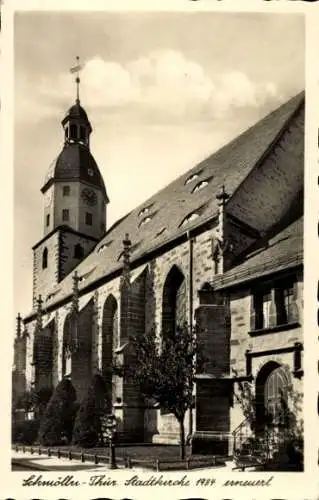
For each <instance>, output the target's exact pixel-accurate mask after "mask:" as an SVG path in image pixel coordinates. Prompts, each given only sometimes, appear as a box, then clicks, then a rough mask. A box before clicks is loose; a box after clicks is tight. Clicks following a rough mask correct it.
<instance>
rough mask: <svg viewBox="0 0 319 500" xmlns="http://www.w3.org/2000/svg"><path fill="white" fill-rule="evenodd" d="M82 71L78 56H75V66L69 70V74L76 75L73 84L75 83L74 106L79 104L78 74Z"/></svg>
mask: <svg viewBox="0 0 319 500" xmlns="http://www.w3.org/2000/svg"><path fill="white" fill-rule="evenodd" d="M81 69H82V66H81V64H80V58H79V56H76V64H75V66H73V67H72V68H71V69H70V72H71V73H76V77H75V83H76V100H75V102H76V104H80V81H81V80H80V76H79V73H80V71H81Z"/></svg>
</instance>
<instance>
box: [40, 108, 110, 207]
mask: <svg viewBox="0 0 319 500" xmlns="http://www.w3.org/2000/svg"><path fill="white" fill-rule="evenodd" d="M71 109H72V108H71ZM81 109H83V108H81ZM83 112H84V113H85V111H84V110H83ZM54 181H62V182H63V181H64V182H65V181H68V182H69V181H83V182H86V183H88V184H91V185H92V186H95V187H97V188H99V189H101V190H102V191H103V194H104V196H105V197H106V198H107V194H106V189H105V184H104V181H103V177H102V175H101V173H100V170H99V168H98V166H97V164H96V161H95V159H94V158H93V156H92V154H91V152H90V150H89V149H88V148H87V147H86V146H84V145H82V144H80V143H73V144H72V143H70V144H65V145H64V147H63V149H62V151H61V153H60V154H59V156H58V157H57V159H56V160H55V161H54V162H53V164H52V165H51V166H50V168H49V170H48V172H47V175H46V177H45V181H44V186H43V188H42V190H41V191H42V192H45V191H46V190H47V188H48V187H49V185H51V183H52V182H54Z"/></svg>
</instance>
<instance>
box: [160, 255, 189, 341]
mask: <svg viewBox="0 0 319 500" xmlns="http://www.w3.org/2000/svg"><path fill="white" fill-rule="evenodd" d="M185 322H186V280H185V278H184V275H183V273H182V272H181V271H180V270H179V269H178V267H177V266H175V265H174V266H173V267H172V269H171V270H170V272H169V273H168V275H167V277H166V280H165V284H164V288H163V302H162V334H163V337H164V339H165V337H166V338H167V336H170V335H173V336H174V334H175V332H176V328H177V327H178V326H180V325H183V324H184V323H185Z"/></svg>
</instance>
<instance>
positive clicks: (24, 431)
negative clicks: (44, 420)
mask: <svg viewBox="0 0 319 500" xmlns="http://www.w3.org/2000/svg"><path fill="white" fill-rule="evenodd" d="M39 424H40V422H39V420H38V419H35V420H24V421H22V422H13V423H12V429H11V439H12V443H16V444H18V443H20V444H29V445H30V444H33V443H34V442H35V441H36V438H37V435H38V431H39Z"/></svg>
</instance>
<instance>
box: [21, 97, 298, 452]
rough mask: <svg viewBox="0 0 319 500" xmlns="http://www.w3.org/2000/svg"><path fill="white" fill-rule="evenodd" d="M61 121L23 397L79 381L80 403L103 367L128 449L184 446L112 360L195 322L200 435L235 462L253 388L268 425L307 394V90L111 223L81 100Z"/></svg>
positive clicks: (25, 323)
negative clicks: (151, 334) (146, 338)
mask: <svg viewBox="0 0 319 500" xmlns="http://www.w3.org/2000/svg"><path fill="white" fill-rule="evenodd" d="M62 127H63V135H64V144H63V147H62V151H61V152H60V154H59V156H58V158H57V160H56V161H55V162H54V163H53V164H52V165H51V167H50V169H49V171H48V172H47V174H46V176H45V179H44V183H43V186H42V187H41V196H42V197H43V201H44V203H43V226H42V231H40V228H39V241H37V242H35V244H34V246H33V309H32V311H30V312H29V313H28V314H26V315H25V316H24V317H21V316H20V314H18V317H17V327H16V337H15V341H14V371H13V391H14V395H15V397H16V398H18V397H20V396H21V395H22V394H23V393H24V392H25V391H27V390H30V389H32V388H33V389H35V390H40V389H48V390H49V389H50V390H52V389H54V387H55V386H56V385H57V384H58V382H59V381H60V380H61V379H62V378H63V377H69V378H70V379H71V381H72V384H73V386H74V388H75V390H76V394H77V400H78V401H81V399H82V398H83V397H84V396H85V394H86V391H87V389H88V386H89V384H90V382H91V380H92V376H93V375H94V374H95V373H100V374H101V375H102V376H103V377H104V379H105V381H106V384H107V387H108V394H107V395H106V397H107V399H108V401H109V402H110V411H114V413H115V415H116V417H117V421H118V432H119V435H120V438H121V439H122V440H123V441H126V442H135V443H141V442H153V443H178V441H179V427H178V422H177V421H176V419H175V418H174V416H173V415H172V414H170V413H168V412H167V411H166V410H165V409H162V408H158V407H149V406H147V405H145V403H144V402H143V400H142V397H141V394H140V393H139V390H138V387H134V386H132V384H130V383H129V382H128V381H127V380H126V379H125V377H124V378H120V377H118V376H116V375H114V373H113V372H112V364H113V362H114V360H118V361H119V362H124V363H125V360H126V359H127V357H128V356H129V350H128V344H129V338H130V336H131V335H132V334H134V335H138V334H139V333H143V332H145V331H150V330H152V331H155V332H156V334H157V335H158V336H161V335H165V332H167V331H171V332H174V329H175V328H176V326H177V325H178V324H180V323H184V322H187V324H188V325H189V326H190V327H191V328H194V330H195V331H196V332H197V334H198V336H199V338H200V341H201V342H202V344H203V346H204V350H205V356H206V358H207V362H206V363H205V367H204V369H203V370H202V372H201V373H198V375H197V380H196V386H195V392H194V404H193V408H192V410H191V411H189V412H188V414H187V417H186V422H185V423H186V425H185V427H186V434H187V435H188V437H191V438H192V441H193V445H194V449H196V447H197V448H198V449H201V450H203V449H210V450H212V449H218V450H219V451H220V452H225V453H228V452H229V449H230V447H231V446H232V445H233V442H234V440H236V436H237V434H236V430H237V429H240V431H242V429H243V428H244V427H245V426H246V417H245V412H244V408H243V404H242V402H241V397H242V393H241V387H242V384H243V383H247V384H248V387H250V388H251V390H252V393H253V394H255V397H256V402H257V403H258V404H257V408H258V412H259V415H260V418H261V419H262V415H263V414H264V413H265V411H267V412H270V413H272V415H274V416H276V412H277V410H278V407H279V406H280V403H281V402H282V400H283V399H284V400H287V404H288V399H289V391H291V390H293V391H296V392H300V393H302V377H303V364H302V351H303V333H302V313H303V179H304V93H301V94H299V95H297V96H295V97H293V98H292V99H290V100H289V101H288V102H286V103H285V104H283V105H281V106H280V107H279V108H278V109H276V110H275V111H273V112H272V113H270V114H269V115H267V116H266V117H264V118H263V119H262V120H260V121H259V122H258V123H256V124H255V125H253V126H252V127H251V128H249V129H248V130H247V131H245V132H244V133H242V134H241V135H240V136H239V137H237V138H236V139H234V140H233V141H231V142H230V143H229V144H228V145H226V146H224V147H223V148H221V149H220V150H219V151H217V152H216V153H214V154H212V155H211V156H210V157H208V158H205V159H204V160H203V161H202V162H201V163H200V164H198V165H195V166H194V167H193V168H192V169H191V170H190V171H188V172H185V174H183V175H182V176H180V177H179V178H178V179H176V180H175V181H173V182H172V183H171V184H169V185H168V186H167V187H165V188H164V189H162V190H161V191H159V192H158V193H156V194H154V196H152V197H151V198H150V199H148V200H146V201H145V202H144V203H142V204H141V205H140V206H138V207H136V208H135V209H134V210H132V211H131V212H130V213H128V214H127V215H126V216H124V217H123V218H121V219H120V220H118V221H117V222H116V223H115V224H113V225H112V226H109V225H108V220H107V205H108V203H109V202H110V200H109V198H108V192H107V179H103V177H102V175H101V173H100V170H99V167H98V165H97V163H96V161H95V159H94V157H93V155H92V153H91V150H90V135H91V133H92V126H91V123H90V121H89V118H88V115H87V113H86V111H85V110H84V108H83V107H82V105H81V103H80V100H79V99H78V98H77V99H76V102H75V104H74V105H73V106H71V108H70V109H69V111H68V112H67V114H66V116H65V117H64V118H63V120H62ZM123 182H125V180H124V181H123ZM105 183H106V184H105ZM39 188H40V186H39ZM247 384H246V387H247ZM257 418H258V415H257Z"/></svg>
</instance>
